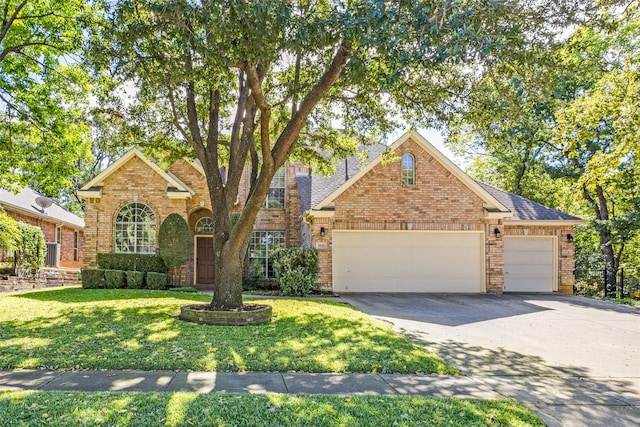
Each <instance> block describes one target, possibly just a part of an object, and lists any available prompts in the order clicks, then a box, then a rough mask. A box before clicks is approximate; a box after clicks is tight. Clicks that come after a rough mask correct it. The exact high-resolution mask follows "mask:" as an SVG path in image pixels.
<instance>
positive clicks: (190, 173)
mask: <svg viewBox="0 0 640 427" xmlns="http://www.w3.org/2000/svg"><path fill="white" fill-rule="evenodd" d="M395 150H396V152H395V154H396V155H397V157H398V159H399V158H401V157H402V155H403V154H411V155H412V156H413V157H414V159H415V184H413V185H404V184H403V183H402V180H401V165H402V163H401V162H400V161H392V162H388V163H385V162H380V163H377V164H375V166H373V167H372V168H370V170H368V172H366V173H365V174H364V175H362V176H361V177H360V178H359V179H357V180H354V182H352V183H351V184H350V186H349V187H348V188H346V189H344V191H342V192H341V193H339V194H338V195H337V196H335V198H334V199H333V200H332V206H331V207H330V208H329V209H327V210H324V211H311V215H310V216H309V217H308V218H305V220H306V221H307V222H308V224H307V223H303V221H302V220H303V218H302V215H301V212H300V197H299V192H298V187H297V181H296V175H302V174H308V169H307V168H305V167H304V166H303V165H302V164H300V163H294V162H292V163H288V164H287V165H286V166H285V167H286V170H285V181H286V184H285V205H286V206H285V207H284V208H270V209H261V210H260V212H259V213H258V216H257V219H256V222H255V224H254V230H264V231H267V230H268V231H284V232H285V241H286V245H287V246H289V247H296V246H300V245H301V244H302V236H301V227H309V230H310V234H311V240H312V244H313V246H314V247H316V248H318V254H319V259H320V271H321V272H320V278H319V283H320V285H321V286H323V287H325V288H328V289H331V287H332V238H331V236H332V232H333V230H407V232H410V230H427V231H476V232H482V233H483V235H484V274H485V277H484V284H485V290H486V292H490V293H501V292H502V290H503V286H504V242H503V240H502V237H503V236H517V235H538V236H556V237H557V239H556V241H557V242H558V248H557V251H556V252H557V255H558V257H557V261H556V264H557V273H558V280H557V283H558V290H559V291H560V292H563V293H571V292H572V290H573V280H574V279H573V269H574V259H573V256H574V251H573V250H574V248H573V244H572V243H570V242H568V241H567V238H566V236H567V234H569V233H573V228H572V225H565V224H560V225H557V224H555V223H554V224H550V225H548V226H547V225H542V224H535V225H533V226H531V225H529V226H526V225H521V224H518V221H510V220H509V219H508V218H506V219H505V218H503V217H500V215H498V216H495V215H490V214H488V211H487V209H486V205H487V200H485V199H483V197H486V196H481V194H483V193H482V192H481V191H478V189H476V188H472V186H470V185H469V182H468V181H465V180H464V179H466V178H464V177H461V175H460V173H458V172H456V171H455V169H452V168H451V166H450V165H445V164H443V163H442V160H441V159H438V158H437V156H434V155H433V152H430V151H428V150H426V149H425V146H424V145H423V144H421V143H418V142H416V141H414V140H412V139H411V138H409V139H407V140H406V141H404V142H403V143H402V144H400V145H397V146H395ZM436 154H437V153H436ZM170 172H171V173H172V174H173V175H174V176H175V177H177V178H178V179H179V180H180V181H181V182H183V183H184V184H185V185H186V186H187V187H188V188H189V189H190V190H192V191H193V193H194V194H192V195H191V197H188V198H183V199H170V198H169V197H168V196H167V180H166V179H165V178H163V176H162V175H161V174H160V173H159V172H158V171H156V170H154V169H153V168H152V167H150V166H149V164H148V163H146V162H145V161H143V160H141V158H139V157H137V156H133V157H131V159H130V160H129V161H127V162H126V163H123V164H121V165H119V168H118V169H117V170H116V171H114V173H112V174H111V175H109V176H108V178H106V179H105V180H104V183H103V185H102V186H101V187H102V188H101V197H100V198H88V199H87V204H86V212H85V221H86V228H85V254H84V255H85V257H84V260H85V267H95V266H96V264H95V260H96V254H97V253H100V252H113V251H114V250H115V248H114V222H115V216H116V214H117V212H118V210H119V209H121V208H122V206H124V205H126V204H127V203H132V202H134V201H137V202H139V203H144V204H146V205H148V206H149V207H150V208H151V209H152V210H153V212H154V213H155V221H156V230H158V229H159V227H160V224H161V223H162V221H163V220H164V218H166V216H167V215H169V214H170V213H173V212H176V213H178V214H180V215H182V216H183V217H184V218H185V219H186V220H187V222H188V223H189V227H190V229H191V231H192V235H193V234H194V230H195V225H196V223H197V222H198V220H200V219H201V218H203V217H210V216H212V215H215V209H212V206H211V203H210V200H209V196H208V189H207V185H206V180H205V177H204V176H203V174H202V172H201V169H199V167H198V166H197V165H194V164H193V163H191V162H188V161H185V160H180V161H178V162H176V163H175V164H173V165H172V166H171V168H170ZM249 174H250V172H249V168H246V169H245V171H244V173H243V177H242V179H241V182H240V187H239V193H238V205H237V209H238V210H240V209H241V208H242V204H243V202H244V201H245V200H246V198H247V195H248V193H249V176H250V175H249ZM463 178H464V179H463ZM503 216H504V217H506V216H508V215H503ZM495 229H498V230H499V231H500V234H501V235H500V236H496V234H495V232H494V230H495ZM193 248H194V249H193V250H194V253H193V254H192V255H194V256H192V259H195V258H197V256H196V255H197V254H195V250H196V248H195V239H194V245H193ZM194 267H195V266H194V264H190V265H189V266H188V271H190V272H193V275H192V277H193V278H194V279H195V268H194Z"/></svg>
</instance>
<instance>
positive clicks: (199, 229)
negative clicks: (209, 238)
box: [196, 216, 213, 234]
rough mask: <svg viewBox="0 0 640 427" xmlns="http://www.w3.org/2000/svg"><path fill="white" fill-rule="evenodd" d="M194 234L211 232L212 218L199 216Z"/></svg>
mask: <svg viewBox="0 0 640 427" xmlns="http://www.w3.org/2000/svg"><path fill="white" fill-rule="evenodd" d="M196 234H213V218H210V217H208V216H206V217H204V218H200V219H199V220H198V222H197V223H196Z"/></svg>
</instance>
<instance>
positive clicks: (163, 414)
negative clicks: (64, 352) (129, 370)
mask: <svg viewBox="0 0 640 427" xmlns="http://www.w3.org/2000/svg"><path fill="white" fill-rule="evenodd" d="M0 425H3V426H40V425H47V426H69V425H83V426H97V425H100V426H102V425H109V426H156V425H164V426H190V425H210V426H231V425H233V426H274V425H279V426H293V425H298V426H305V427H306V426H323V427H324V426H371V425H374V426H416V425H421V426H422V425H424V426H427V425H428V426H480V425H483V426H486V425H491V426H543V425H544V423H543V422H542V420H540V418H538V417H537V416H536V415H535V414H533V413H532V412H531V411H530V410H528V409H527V408H525V407H524V406H523V405H521V404H519V403H517V402H515V401H512V400H495V401H484V400H466V399H434V398H426V397H414V396H349V397H346V396H327V395H304V396H301V395H282V394H268V395H251V394H225V393H216V394H194V393H123V392H120V393H77V392H75V393H70V392H26V391H22V392H0Z"/></svg>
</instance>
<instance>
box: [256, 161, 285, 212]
mask: <svg viewBox="0 0 640 427" xmlns="http://www.w3.org/2000/svg"><path fill="white" fill-rule="evenodd" d="M285 183H286V179H285V171H284V167H281V168H280V169H278V170H277V171H276V173H275V175H273V178H272V179H271V185H270V186H269V194H267V199H266V200H265V201H264V205H262V207H263V208H284V193H285Z"/></svg>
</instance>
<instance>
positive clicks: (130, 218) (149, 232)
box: [115, 203, 156, 254]
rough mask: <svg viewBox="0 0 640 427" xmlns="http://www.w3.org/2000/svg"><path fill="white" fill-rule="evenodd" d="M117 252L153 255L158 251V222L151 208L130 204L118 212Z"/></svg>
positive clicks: (116, 230) (141, 204)
mask: <svg viewBox="0 0 640 427" xmlns="http://www.w3.org/2000/svg"><path fill="white" fill-rule="evenodd" d="M115 240H116V252H125V253H142V254H152V253H155V251H156V220H155V215H154V214H153V211H152V210H151V208H150V207H149V206H147V205H145V204H143V203H129V204H128V205H126V206H124V207H123V208H122V209H120V211H119V212H118V215H117V216H116V224H115Z"/></svg>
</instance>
